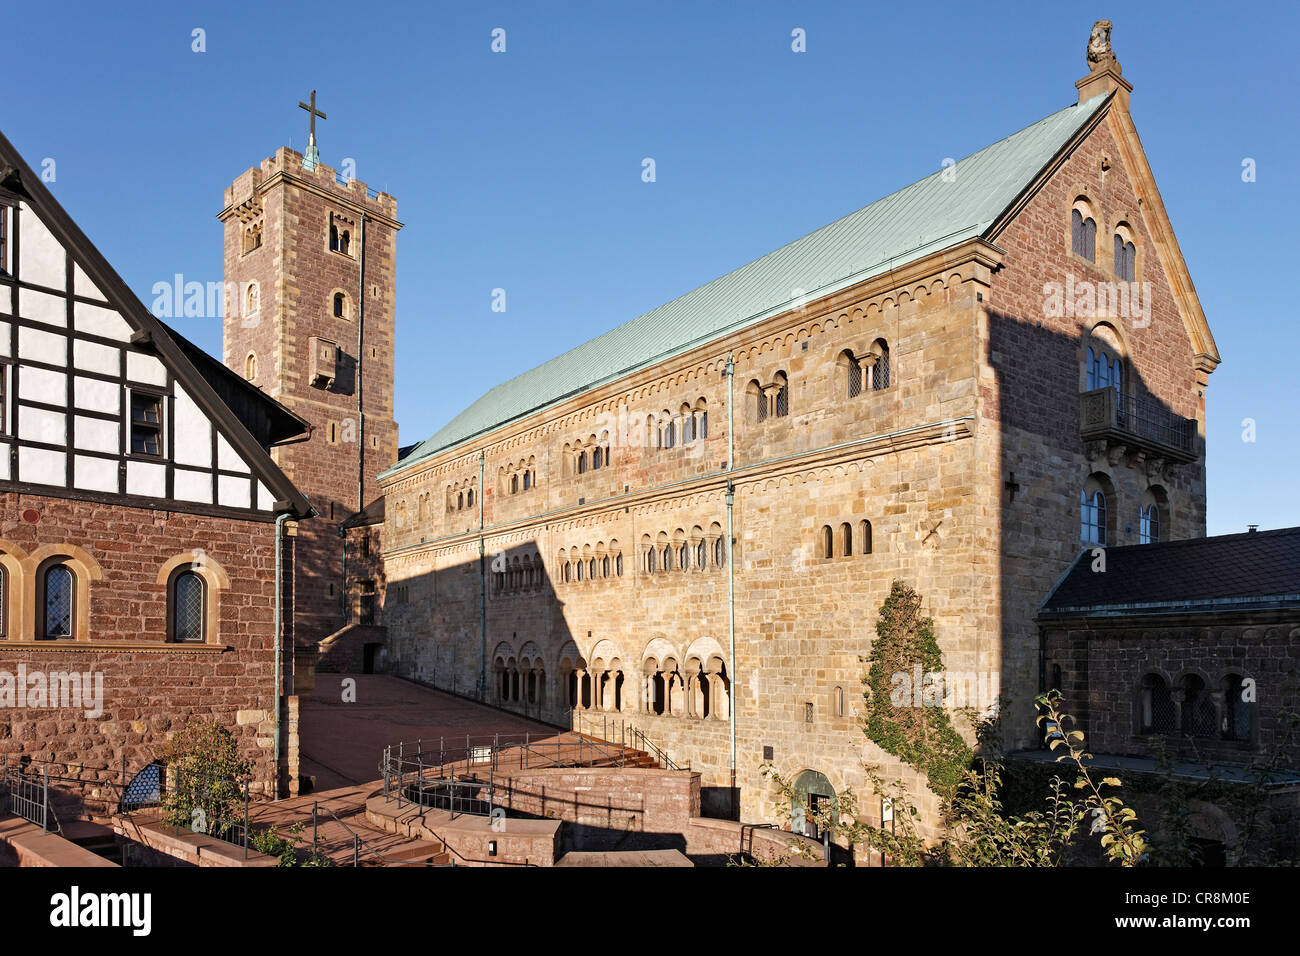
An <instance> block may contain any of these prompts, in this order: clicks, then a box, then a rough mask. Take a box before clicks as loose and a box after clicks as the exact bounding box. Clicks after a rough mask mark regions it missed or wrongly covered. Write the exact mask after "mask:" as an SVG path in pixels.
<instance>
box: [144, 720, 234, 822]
mask: <svg viewBox="0 0 1300 956" xmlns="http://www.w3.org/2000/svg"><path fill="white" fill-rule="evenodd" d="M163 759H164V761H166V763H167V766H168V768H169V769H170V770H171V771H172V772H173V773H172V784H173V785H172V786H171V787H169V788H168V789H167V792H166V794H164V796H163V822H165V823H170V824H172V825H173V826H178V827H188V828H190V829H191V830H193V831H194V832H196V833H209V834H211V835H212V836H215V837H222V836H224V835H225V833H226V832H227V831H228V830H229V829H231V827H232V826H234V825H235V824H236V822H242V813H243V803H244V793H243V788H244V787H245V786H246V785H247V783H248V779H249V777H250V776H251V775H252V770H253V767H252V763H251V762H250V761H249V760H246V759H244V758H242V757H240V756H239V747H238V745H237V744H236V743H235V737H234V735H233V734H232V733H231V732H230V731H229V730H227V729H226V728H225V727H224V726H222V725H221V724H220V723H218V722H217V721H207V722H199V721H191V722H190V723H188V724H186V725H185V727H184V728H183V729H181V730H180V731H179V732H178V733H177V734H176V736H175V737H173V738H172V739H171V740H170V741H168V743H167V745H166V747H164V748H163Z"/></svg>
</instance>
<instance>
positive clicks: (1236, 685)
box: [1223, 674, 1255, 740]
mask: <svg viewBox="0 0 1300 956" xmlns="http://www.w3.org/2000/svg"><path fill="white" fill-rule="evenodd" d="M1251 696H1253V695H1251V694H1250V692H1249V689H1248V687H1247V685H1246V682H1245V681H1244V680H1242V678H1241V675H1240V674H1229V675H1228V676H1227V677H1225V678H1224V679H1223V736H1224V737H1225V738H1226V739H1228V740H1250V737H1251V732H1252V730H1253V725H1254V722H1255V721H1254V701H1253V700H1251V699H1249V698H1250V697H1251Z"/></svg>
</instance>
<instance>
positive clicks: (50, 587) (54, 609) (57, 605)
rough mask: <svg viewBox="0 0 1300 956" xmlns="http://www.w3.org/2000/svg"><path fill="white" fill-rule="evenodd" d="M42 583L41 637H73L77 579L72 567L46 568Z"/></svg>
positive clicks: (60, 565)
mask: <svg viewBox="0 0 1300 956" xmlns="http://www.w3.org/2000/svg"><path fill="white" fill-rule="evenodd" d="M41 584H42V588H41V589H42V591H43V600H42V610H43V612H44V614H43V620H42V622H41V637H42V638H45V639H49V640H54V639H58V638H67V637H72V636H73V634H72V621H73V617H72V615H73V611H74V606H73V601H74V599H75V590H76V579H75V578H74V577H73V575H72V571H71V569H69V568H68V567H67V566H66V565H63V564H54V565H51V566H50V567H49V568H47V569H46V570H45V573H44V575H43V576H42V580H41Z"/></svg>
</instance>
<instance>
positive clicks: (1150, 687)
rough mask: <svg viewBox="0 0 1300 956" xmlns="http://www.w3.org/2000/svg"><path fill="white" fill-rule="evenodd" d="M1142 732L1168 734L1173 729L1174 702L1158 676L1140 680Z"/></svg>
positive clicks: (1162, 680)
mask: <svg viewBox="0 0 1300 956" xmlns="http://www.w3.org/2000/svg"><path fill="white" fill-rule="evenodd" d="M1141 718H1142V732H1143V733H1146V734H1168V733H1172V732H1173V729H1174V700H1173V697H1171V696H1170V694H1169V685H1168V684H1166V683H1165V680H1164V678H1163V677H1161V676H1160V675H1159V674H1148V675H1147V676H1146V677H1144V678H1142V715H1141Z"/></svg>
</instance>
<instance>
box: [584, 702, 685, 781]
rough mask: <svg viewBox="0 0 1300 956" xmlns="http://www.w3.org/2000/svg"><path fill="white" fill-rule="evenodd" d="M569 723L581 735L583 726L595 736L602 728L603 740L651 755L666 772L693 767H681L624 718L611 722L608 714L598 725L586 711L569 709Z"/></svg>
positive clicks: (601, 716) (601, 735)
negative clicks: (598, 729) (614, 741)
mask: <svg viewBox="0 0 1300 956" xmlns="http://www.w3.org/2000/svg"><path fill="white" fill-rule="evenodd" d="M569 723H570V726H572V727H574V729H575V730H577V731H578V732H579V733H581V732H582V728H583V725H584V724H585V725H586V727H587V728H588V732H589V733H591V734H594V733H595V731H596V727H597V726H599V727H600V739H601V740H617V741H618V742H619V745H620V746H621V747H623V748H624V749H625V750H626V751H633V752H635V751H638V750H639V751H641V752H642V753H646V754H649V755H650V756H651V757H653V758H654V760H655V762H656V763H657V764H659V766H661V767H663V768H664V769H665V770H689V769H690V768H691V765H690V764H689V763H688V764H686V766H684V767H683V766H680V765H679V764H677V763H676V762H675V761H674V760H673V759H672V758H671V757H669V756H668V752H667V751H666V750H664V749H663V748H662V747H659V746H658V745H657V744H655V743H654V741H652V740H651V739H650V738H649V737H647V736H646V734H645V731H644V730H642V729H641V728H640V727H637V726H635V725H634V724H629V723H628V722H627V721H626V720H624V719H623V718H622V717H620V718H618V720H617V722H614V721H611V720H610V719H609V715H608V714H601V715H600V723H599V725H597V723H596V721H595V719H594V718H593V717H592V716H591V714H589V713H587V712H586V711H582V710H577V709H575V708H572V707H571V708H569Z"/></svg>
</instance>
